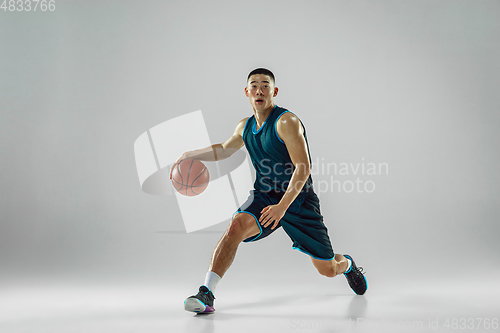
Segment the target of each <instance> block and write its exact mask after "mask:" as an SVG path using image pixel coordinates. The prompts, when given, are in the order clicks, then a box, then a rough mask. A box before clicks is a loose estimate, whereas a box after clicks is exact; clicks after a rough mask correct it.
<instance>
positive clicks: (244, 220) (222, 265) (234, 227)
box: [208, 213, 260, 278]
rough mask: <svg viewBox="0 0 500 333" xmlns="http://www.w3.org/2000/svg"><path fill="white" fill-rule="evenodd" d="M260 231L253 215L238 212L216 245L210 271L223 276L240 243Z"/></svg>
mask: <svg viewBox="0 0 500 333" xmlns="http://www.w3.org/2000/svg"><path fill="white" fill-rule="evenodd" d="M259 233H260V228H259V226H258V225H257V221H256V220H255V218H254V217H253V216H252V215H250V214H247V213H238V214H236V215H235V216H234V218H233V220H232V221H231V223H230V224H229V227H228V228H227V230H226V232H225V233H224V235H223V236H222V238H221V239H220V240H219V242H218V243H217V245H216V246H215V250H214V253H213V255H212V260H211V262H210V267H209V268H208V271H211V272H214V273H216V274H217V275H219V276H220V277H221V278H222V277H223V276H224V274H225V273H226V271H227V270H228V269H229V267H230V266H231V264H232V263H233V260H234V257H235V256H236V250H238V246H239V245H240V243H241V242H243V241H244V240H245V239H247V238H248V237H252V236H255V235H257V234H259Z"/></svg>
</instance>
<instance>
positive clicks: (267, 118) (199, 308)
mask: <svg viewBox="0 0 500 333" xmlns="http://www.w3.org/2000/svg"><path fill="white" fill-rule="evenodd" d="M277 94H278V88H277V87H276V86H275V78H274V75H273V73H272V72H271V71H269V70H267V69H265V68H258V69H255V70H253V71H252V72H250V74H249V75H248V80H247V87H245V95H246V96H247V97H248V98H249V100H250V104H251V105H252V107H253V116H251V117H247V118H244V119H242V120H241V121H240V122H239V123H238V125H237V126H236V129H235V131H234V134H233V135H232V136H231V137H230V138H229V139H227V140H226V141H225V142H224V143H221V144H215V145H212V146H210V147H206V148H203V149H199V150H195V151H191V152H186V153H184V154H183V155H182V156H181V157H180V158H179V159H178V160H177V161H176V162H175V163H174V164H173V166H172V169H173V168H174V167H175V166H176V164H177V163H179V162H181V161H182V160H184V159H187V158H194V159H198V160H201V161H217V160H222V159H225V158H228V157H229V156H231V155H232V154H233V153H234V152H235V151H236V150H238V149H240V148H241V147H243V145H245V146H246V149H247V151H248V153H249V155H250V158H251V160H252V164H253V166H254V167H255V171H256V180H255V184H254V187H255V188H254V190H252V191H251V194H250V196H249V198H248V200H247V201H246V202H245V203H244V204H243V205H242V206H241V207H240V208H238V210H237V211H236V213H235V214H234V215H233V218H232V221H231V223H230V224H229V227H228V228H227V230H226V232H225V233H224V235H223V236H222V238H221V239H220V240H219V242H218V243H217V245H216V246H215V250H214V252H213V255H212V260H211V262H210V266H209V269H208V273H207V275H206V279H205V284H204V285H202V286H201V287H200V288H199V292H198V294H196V295H193V296H190V297H188V298H187V299H186V301H185V302H184V308H185V309H186V310H187V311H192V312H197V313H212V312H214V311H215V309H214V299H215V297H214V294H213V293H214V291H215V288H216V286H217V283H218V282H219V281H220V279H221V278H222V277H223V276H224V273H226V271H227V270H228V269H229V266H231V263H232V262H233V259H234V257H235V255H236V250H237V249H238V246H239V244H240V243H241V242H255V241H258V240H260V239H262V238H264V237H267V236H269V235H270V234H271V233H272V232H274V231H275V230H277V229H278V228H280V227H283V229H284V230H285V232H286V233H287V234H288V236H290V238H291V240H292V242H293V248H294V249H297V250H299V251H301V252H303V253H305V254H307V255H309V256H310V257H311V260H312V263H313V265H314V267H316V269H317V270H318V272H319V273H320V274H321V275H324V276H327V277H334V276H336V275H339V274H344V275H345V276H346V278H347V281H348V283H349V286H350V287H351V288H352V290H353V291H354V292H355V293H356V294H358V295H362V294H364V293H365V291H366V289H367V283H366V279H365V277H364V275H363V271H362V268H361V267H359V268H358V267H357V266H356V264H355V263H354V260H353V259H352V257H350V256H349V255H341V254H334V252H333V249H332V246H331V244H330V239H329V237H328V233H327V228H326V227H325V225H324V224H323V216H322V215H321V212H320V206H319V199H318V197H317V196H316V194H315V193H314V189H313V181H312V178H311V157H310V156H309V146H308V142H307V136H306V130H305V128H304V125H303V124H302V122H301V121H300V120H299V118H298V117H297V116H296V115H295V114H293V113H292V112H290V111H288V110H286V109H284V108H282V107H279V106H277V105H275V104H274V97H276V95H277Z"/></svg>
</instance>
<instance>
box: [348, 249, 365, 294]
mask: <svg viewBox="0 0 500 333" xmlns="http://www.w3.org/2000/svg"><path fill="white" fill-rule="evenodd" d="M344 257H346V258H349V259H350V260H351V261H352V266H351V268H350V269H349V270H348V271H346V272H345V273H344V275H345V277H346V278H347V282H349V287H351V289H352V290H353V291H354V292H355V293H356V294H358V295H363V294H364V293H365V291H366V289H368V283H367V282H366V278H365V276H364V275H363V274H365V273H364V272H363V267H357V266H356V264H355V263H354V260H352V258H351V256H350V255H347V254H344Z"/></svg>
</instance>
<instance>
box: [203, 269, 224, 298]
mask: <svg viewBox="0 0 500 333" xmlns="http://www.w3.org/2000/svg"><path fill="white" fill-rule="evenodd" d="M220 279H221V277H220V276H219V275H217V273H214V272H212V271H210V272H207V275H206V277H205V286H206V287H207V288H208V289H210V291H211V292H212V293H215V288H216V287H217V283H219V281H220Z"/></svg>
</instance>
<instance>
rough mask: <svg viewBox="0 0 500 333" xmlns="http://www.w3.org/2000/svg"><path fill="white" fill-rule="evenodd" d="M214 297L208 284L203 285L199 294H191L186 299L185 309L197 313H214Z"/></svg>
mask: <svg viewBox="0 0 500 333" xmlns="http://www.w3.org/2000/svg"><path fill="white" fill-rule="evenodd" d="M214 299H215V296H214V294H212V292H211V291H210V290H209V289H208V288H207V287H206V286H201V287H200V290H199V291H198V294H196V295H193V296H189V297H188V298H187V299H186V300H185V301H184V309H185V310H186V311H191V312H196V313H212V312H214V311H215V309H214Z"/></svg>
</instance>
